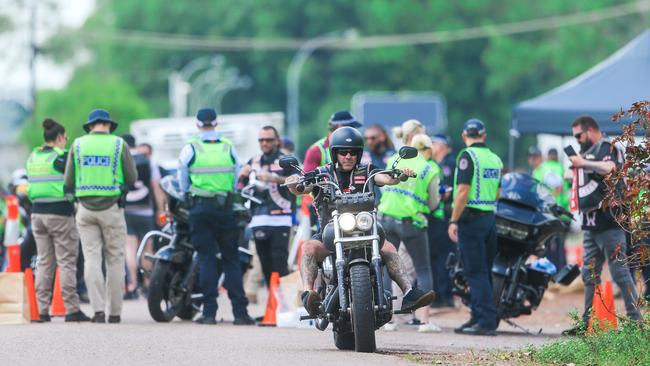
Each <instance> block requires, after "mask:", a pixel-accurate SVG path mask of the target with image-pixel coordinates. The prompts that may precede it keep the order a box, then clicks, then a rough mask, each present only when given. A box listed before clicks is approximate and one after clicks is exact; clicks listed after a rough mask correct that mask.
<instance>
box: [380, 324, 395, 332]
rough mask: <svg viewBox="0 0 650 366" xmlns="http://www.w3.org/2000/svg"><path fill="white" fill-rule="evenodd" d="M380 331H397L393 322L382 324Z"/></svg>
mask: <svg viewBox="0 0 650 366" xmlns="http://www.w3.org/2000/svg"><path fill="white" fill-rule="evenodd" d="M382 329H383V330H384V332H394V331H396V330H397V323H395V322H390V323H386V324H384V326H383V327H382Z"/></svg>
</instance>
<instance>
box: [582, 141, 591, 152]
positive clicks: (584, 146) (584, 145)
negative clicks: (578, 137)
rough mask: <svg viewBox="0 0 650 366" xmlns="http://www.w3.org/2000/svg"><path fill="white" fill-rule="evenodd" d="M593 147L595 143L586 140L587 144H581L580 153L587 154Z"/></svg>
mask: <svg viewBox="0 0 650 366" xmlns="http://www.w3.org/2000/svg"><path fill="white" fill-rule="evenodd" d="M593 145H594V143H593V142H591V140H589V139H586V140H585V142H581V143H580V152H585V151H587V150H589V148H590V147H592V146H593Z"/></svg>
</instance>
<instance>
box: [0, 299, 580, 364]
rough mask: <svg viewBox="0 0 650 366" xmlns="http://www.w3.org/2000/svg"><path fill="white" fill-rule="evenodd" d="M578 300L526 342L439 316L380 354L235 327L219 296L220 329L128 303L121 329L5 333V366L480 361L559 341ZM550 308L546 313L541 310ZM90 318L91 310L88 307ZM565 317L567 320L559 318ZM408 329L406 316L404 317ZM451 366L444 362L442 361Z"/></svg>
mask: <svg viewBox="0 0 650 366" xmlns="http://www.w3.org/2000/svg"><path fill="white" fill-rule="evenodd" d="M579 301H580V297H579V296H577V297H576V296H575V295H569V297H568V298H564V300H563V301H561V302H558V301H557V299H556V300H555V301H548V304H547V306H546V308H544V304H542V308H540V309H539V313H538V315H537V317H535V316H534V317H529V318H528V319H525V320H524V321H523V323H524V324H525V325H526V326H530V327H532V328H533V329H535V331H536V330H537V329H538V328H537V327H539V326H546V327H547V328H549V330H548V331H546V330H545V331H544V332H543V333H542V335H538V336H533V335H527V334H525V333H523V332H522V331H520V330H517V329H514V328H512V327H510V326H508V325H507V324H506V325H501V327H500V328H499V335H498V336H497V337H472V336H461V335H457V334H454V333H453V330H452V329H453V327H454V326H457V325H458V324H460V323H462V322H463V320H465V319H466V317H467V316H468V315H467V311H466V310H465V309H463V308H458V309H456V310H455V311H452V312H448V313H444V314H438V315H436V316H434V318H433V319H434V320H435V321H436V322H437V323H438V324H439V325H441V326H442V328H443V332H442V333H430V334H420V333H418V332H417V331H416V328H415V327H411V326H407V325H400V328H399V329H398V331H396V332H384V331H381V330H380V331H378V332H377V347H378V351H379V352H378V353H377V354H358V353H354V352H349V351H346V352H343V351H339V350H337V349H336V348H335V347H334V344H333V341H332V334H331V331H329V330H328V331H326V332H320V331H318V330H316V329H313V328H312V329H288V328H270V327H258V326H234V325H232V323H230V321H231V320H232V315H231V314H230V310H229V306H228V300H227V298H226V296H221V297H220V299H219V302H220V313H219V315H218V317H219V318H220V319H221V318H222V317H223V321H222V322H220V323H219V324H218V325H216V326H208V325H195V324H192V323H190V322H181V321H174V322H172V323H171V324H161V323H155V322H154V321H152V320H151V318H150V317H149V314H148V311H147V305H146V302H145V301H144V300H138V301H128V302H125V304H124V312H123V314H122V323H121V324H89V323H85V324H73V323H70V324H69V323H64V322H63V319H62V318H55V319H53V321H52V322H51V323H46V324H26V325H4V326H0V362H1V363H2V364H3V365H67V366H73V365H86V364H92V365H112V366H115V365H127V364H134V365H154V364H155V365H160V364H169V363H171V362H174V363H177V364H181V365H186V364H192V365H204V364H206V365H207V364H215V363H216V364H221V365H264V366H271V365H323V364H330V365H334V364H336V363H339V364H355V365H356V364H372V365H402V364H412V363H411V361H413V357H409V356H406V357H405V356H404V354H405V353H406V354H408V353H423V354H427V355H433V356H434V358H435V356H436V355H440V356H445V355H462V354H481V353H486V352H492V351H497V350H499V351H501V350H514V349H519V348H522V347H525V346H527V345H531V344H532V345H538V344H541V343H544V342H548V341H550V340H553V339H556V338H557V337H558V335H559V332H560V330H561V329H562V328H563V327H565V326H568V324H569V320H568V318H567V317H566V316H565V315H563V314H564V313H565V311H566V310H568V309H569V308H570V307H573V306H574V305H577V304H579ZM544 309H546V312H545V311H544ZM83 310H84V311H86V312H87V313H88V314H89V313H90V309H89V306H88V305H83ZM250 312H251V314H252V315H261V314H262V312H263V306H261V305H253V306H251V307H250ZM559 312H562V313H563V314H560V313H559ZM398 320H399V323H401V324H403V323H404V322H405V321H407V320H408V317H405V316H401V317H400V318H399V319H398ZM445 364H446V362H445Z"/></svg>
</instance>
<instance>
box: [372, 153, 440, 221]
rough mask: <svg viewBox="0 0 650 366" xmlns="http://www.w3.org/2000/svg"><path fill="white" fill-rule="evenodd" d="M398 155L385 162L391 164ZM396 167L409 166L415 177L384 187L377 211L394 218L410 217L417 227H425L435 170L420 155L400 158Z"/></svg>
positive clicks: (435, 175) (435, 174)
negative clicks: (411, 157) (430, 186)
mask: <svg viewBox="0 0 650 366" xmlns="http://www.w3.org/2000/svg"><path fill="white" fill-rule="evenodd" d="M398 156H399V155H398V154H395V155H393V156H392V157H391V158H390V159H389V160H388V163H387V166H392V164H393V161H395V159H397V157H398ZM397 168H398V169H399V168H410V169H412V170H413V171H414V172H415V173H417V177H416V178H411V179H408V180H407V181H406V182H400V183H399V184H397V185H394V186H386V187H384V191H383V193H382V194H381V201H380V203H379V208H378V210H379V212H381V213H382V214H384V215H387V216H390V217H393V218H396V219H405V218H410V219H412V220H413V224H414V225H416V226H418V227H426V225H427V219H426V217H424V214H428V213H430V212H431V210H430V209H429V184H430V183H431V180H433V179H434V178H437V176H438V175H437V174H438V173H437V171H436V170H435V168H434V167H433V166H432V165H431V164H429V163H428V162H427V161H426V160H424V158H422V157H421V156H417V157H415V158H413V159H404V160H400V162H399V163H397Z"/></svg>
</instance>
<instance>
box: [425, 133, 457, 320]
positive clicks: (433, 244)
mask: <svg viewBox="0 0 650 366" xmlns="http://www.w3.org/2000/svg"><path fill="white" fill-rule="evenodd" d="M431 142H432V144H431V155H432V159H431V161H430V162H431V163H432V164H431V166H432V167H433V168H437V169H438V176H439V177H440V204H439V205H438V208H436V209H435V210H434V211H433V212H432V213H431V217H430V219H429V252H430V253H429V254H430V258H431V271H432V273H433V291H434V292H435V293H436V299H435V300H434V301H433V303H432V304H431V307H433V308H448V307H454V297H453V294H452V283H451V278H450V277H449V270H448V269H447V258H448V257H449V253H451V252H453V251H454V243H453V242H452V241H451V240H450V239H449V234H447V228H448V227H449V218H450V217H451V199H452V187H453V185H454V169H455V168H456V159H455V157H454V156H453V155H452V154H451V148H450V143H449V139H448V138H447V136H445V135H443V134H436V135H433V136H432V137H431Z"/></svg>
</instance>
